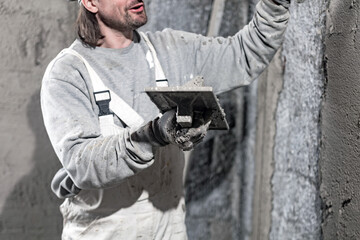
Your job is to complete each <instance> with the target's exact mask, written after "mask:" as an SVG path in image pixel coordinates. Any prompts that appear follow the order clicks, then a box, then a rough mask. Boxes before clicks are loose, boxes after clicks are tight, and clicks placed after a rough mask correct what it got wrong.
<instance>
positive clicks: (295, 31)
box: [270, 0, 326, 240]
mask: <svg viewBox="0 0 360 240" xmlns="http://www.w3.org/2000/svg"><path fill="white" fill-rule="evenodd" d="M325 10H326V4H325V2H324V1H322V0H318V1H310V0H306V1H298V2H295V1H294V2H292V6H291V9H290V11H291V19H290V22H289V26H288V29H287V32H286V35H285V40H284V44H283V60H284V62H285V72H284V84H283V88H282V90H281V93H280V97H279V101H278V107H277V111H276V136H275V148H274V160H275V162H274V174H273V178H272V182H271V184H272V192H273V202H272V213H271V214H272V218H271V222H272V224H271V232H270V239H274V240H275V239H308V240H309V239H319V238H320V237H321V228H320V223H321V211H320V207H321V206H320V205H321V204H320V198H319V184H320V182H319V167H318V166H319V165H318V160H319V146H320V124H319V122H320V110H321V97H322V94H323V91H324V76H323V72H322V65H323V61H322V59H323V54H324V48H323V33H324V30H325V27H324V26H325V24H324V23H325Z"/></svg>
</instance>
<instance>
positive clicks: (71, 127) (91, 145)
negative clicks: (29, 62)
mask: <svg viewBox="0 0 360 240" xmlns="http://www.w3.org/2000/svg"><path fill="white" fill-rule="evenodd" d="M84 92H85V90H81V89H80V88H78V87H75V86H74V85H72V84H69V83H67V82H65V81H61V80H56V79H47V80H45V81H44V82H43V86H42V91H41V104H42V111H43V117H44V123H45V127H46V130H47V132H48V135H49V138H50V140H51V143H52V145H53V147H54V150H55V152H56V154H57V156H58V158H59V159H60V161H61V163H62V165H63V167H64V170H65V171H66V173H67V174H68V175H69V177H70V178H71V180H72V181H73V183H74V184H75V186H76V187H78V188H80V189H95V188H103V187H111V186H115V185H116V184H118V183H120V182H121V181H122V180H124V179H125V178H127V177H130V176H132V175H134V174H136V173H137V172H138V171H141V170H142V169H144V168H147V167H148V166H149V165H151V164H152V163H153V157H154V156H153V152H152V147H153V146H152V145H151V143H149V142H146V141H137V140H134V139H132V138H131V137H130V132H129V129H126V128H120V127H119V133H118V134H117V135H113V136H109V137H103V136H102V135H101V132H100V126H99V121H98V116H97V114H96V113H95V112H94V110H93V108H92V105H91V102H90V99H89V96H88V95H86V94H83V93H84ZM60 182H61V181H60Z"/></svg>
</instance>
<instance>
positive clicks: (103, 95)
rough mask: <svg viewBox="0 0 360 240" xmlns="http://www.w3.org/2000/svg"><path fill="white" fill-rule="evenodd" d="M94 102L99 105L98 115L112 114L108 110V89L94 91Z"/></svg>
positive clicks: (109, 96)
mask: <svg viewBox="0 0 360 240" xmlns="http://www.w3.org/2000/svg"><path fill="white" fill-rule="evenodd" d="M94 97H95V102H96V104H97V105H98V107H99V116H105V115H110V114H112V113H111V112H110V108H109V105H110V101H111V94H110V91H109V90H105V91H100V92H94Z"/></svg>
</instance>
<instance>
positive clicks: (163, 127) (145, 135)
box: [131, 110, 210, 151]
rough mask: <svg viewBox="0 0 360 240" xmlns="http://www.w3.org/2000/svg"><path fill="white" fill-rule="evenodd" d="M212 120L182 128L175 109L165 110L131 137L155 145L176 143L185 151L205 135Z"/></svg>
mask: <svg viewBox="0 0 360 240" xmlns="http://www.w3.org/2000/svg"><path fill="white" fill-rule="evenodd" d="M209 125H210V121H207V122H206V123H203V122H200V124H198V123H197V124H196V125H195V126H196V127H192V128H181V127H180V125H178V124H177V123H176V112H175V110H169V111H167V112H165V113H164V114H163V115H162V116H161V117H160V118H156V119H155V120H153V121H151V122H149V123H148V124H146V125H145V126H143V127H141V128H140V129H138V130H137V131H136V132H134V133H132V135H131V138H132V139H134V140H137V141H147V142H149V143H151V144H152V145H153V146H165V145H167V144H169V143H170V144H175V145H177V146H178V147H179V148H181V149H183V150H184V151H188V150H191V149H192V148H194V147H195V145H196V144H198V143H200V142H201V141H202V140H203V138H204V137H205V135H206V133H207V130H208V128H209Z"/></svg>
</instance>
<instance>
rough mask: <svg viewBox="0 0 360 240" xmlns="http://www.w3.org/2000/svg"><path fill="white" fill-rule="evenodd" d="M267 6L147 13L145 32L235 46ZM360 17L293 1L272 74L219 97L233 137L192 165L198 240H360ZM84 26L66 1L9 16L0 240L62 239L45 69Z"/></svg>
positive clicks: (0, 81) (209, 147)
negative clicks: (42, 99) (77, 26)
mask: <svg viewBox="0 0 360 240" xmlns="http://www.w3.org/2000/svg"><path fill="white" fill-rule="evenodd" d="M256 2H257V0H227V1H225V0H224V1H223V0H216V1H215V0H214V1H213V0H181V1H180V2H179V1H178V0H166V1H165V0H148V1H147V2H146V3H147V9H148V14H149V16H150V21H149V23H148V24H147V25H146V26H145V27H144V30H152V31H155V30H161V29H163V28H164V27H171V28H174V29H182V30H186V31H192V32H197V33H201V34H204V35H206V34H208V33H210V32H212V33H215V34H219V35H223V36H226V35H232V34H233V33H235V32H236V31H237V30H238V29H239V28H241V27H242V26H243V25H244V24H246V23H247V22H248V21H249V19H250V17H251V16H252V14H253V11H254V6H255V4H256ZM215 4H220V5H218V6H217V8H216V9H218V10H217V11H220V12H217V13H216V12H215V13H214V9H215V8H214V6H215ZM219 6H220V7H219ZM359 8H360V6H359V2H358V1H355V0H312V1H311V0H297V1H295V0H293V2H292V6H291V15H292V16H291V20H290V23H289V28H288V30H287V33H286V37H285V41H284V45H283V48H282V49H281V50H280V51H279V52H278V54H277V55H276V57H275V58H274V61H273V62H272V63H271V65H270V67H269V68H268V69H267V70H266V71H265V73H264V74H263V75H262V76H261V77H260V79H259V81H258V82H255V83H254V84H252V85H251V86H250V87H249V88H243V89H239V90H236V91H233V92H230V93H227V94H224V95H223V96H220V98H221V103H222V104H223V106H224V108H225V111H226V112H227V113H228V120H229V123H230V126H231V130H230V132H228V133H225V132H217V133H215V132H213V133H210V134H209V135H208V136H207V138H206V140H205V142H204V143H203V144H202V145H201V146H200V147H199V148H198V149H197V150H196V151H194V152H193V153H192V154H191V155H190V164H189V168H188V169H189V172H188V174H187V179H186V187H187V212H188V214H187V219H186V223H187V224H188V233H189V237H190V239H321V238H324V239H358V238H360V231H359V229H358V226H359V221H360V217H359V204H360V202H359V192H360V189H359V186H360V185H359V177H358V176H359V174H360V166H359V161H358V160H359V159H360V154H359V145H360V140H359V139H360V110H359V109H360V108H359V106H360V102H359V101H360V98H359V96H360V95H359V92H360V89H359V87H360V83H359V74H360V73H359V71H358V65H359V63H360V62H359V61H360V60H359V57H358V56H359V52H358V51H359V49H360V48H359V46H358V44H359V33H358V19H359ZM174 9H176V12H177V14H178V16H176V17H174V16H173V10H174ZM219 9H220V10H219ZM76 12H77V4H76V2H74V3H69V2H67V1H62V0H50V1H49V0H47V1H45V0H37V1H33V2H31V1H28V2H23V1H19V0H12V1H10V0H5V1H2V2H0V17H1V21H0V27H1V29H2V30H3V37H1V38H0V46H1V48H0V56H1V59H2V61H1V62H0V71H1V73H2V74H1V76H0V95H1V96H2V98H1V99H0V101H1V102H0V103H1V104H0V109H1V113H2V114H1V116H0V131H1V135H0V146H1V147H0V154H1V156H0V182H1V183H2V186H1V187H0V239H16V240H18V239H59V238H60V237H59V236H60V234H61V228H62V219H61V216H60V214H59V211H58V206H59V204H60V203H61V201H59V200H58V199H56V198H55V196H54V195H53V194H52V193H51V190H50V186H49V183H50V181H51V178H52V177H53V175H54V173H55V172H56V170H57V169H58V168H59V163H58V160H57V159H56V156H55V155H54V153H53V150H52V148H51V146H50V143H49V141H48V138H47V135H46V133H45V130H44V127H43V124H42V117H41V113H40V106H39V89H40V83H41V77H42V75H43V72H44V70H45V67H46V65H47V64H48V63H49V61H50V60H51V59H52V58H53V57H54V56H55V55H56V54H57V53H58V52H59V51H60V50H61V49H62V48H64V47H66V46H68V45H69V44H70V43H71V42H72V41H73V39H74V38H75V35H74V31H73V22H74V20H75V17H76ZM214 14H217V15H216V16H218V18H217V22H216V24H215V25H214V24H213V20H214ZM219 16H220V17H219ZM210 30H211V31H210Z"/></svg>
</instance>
